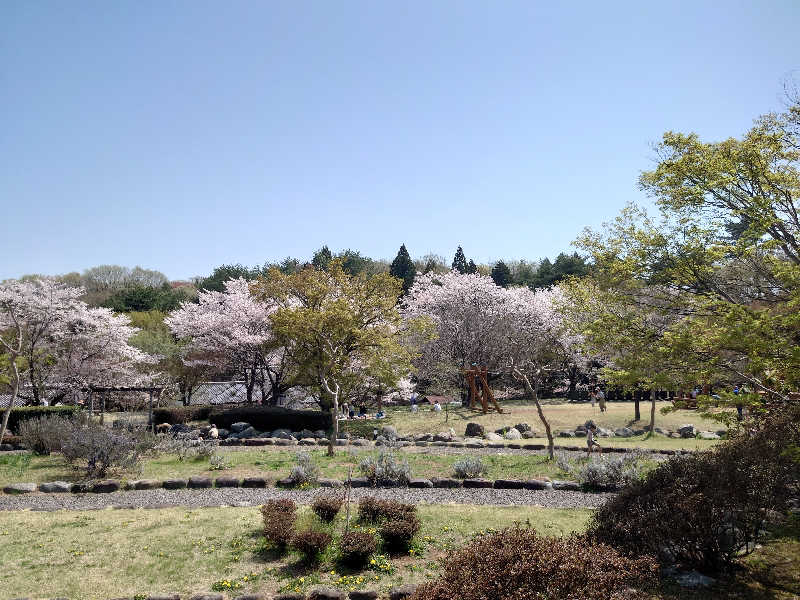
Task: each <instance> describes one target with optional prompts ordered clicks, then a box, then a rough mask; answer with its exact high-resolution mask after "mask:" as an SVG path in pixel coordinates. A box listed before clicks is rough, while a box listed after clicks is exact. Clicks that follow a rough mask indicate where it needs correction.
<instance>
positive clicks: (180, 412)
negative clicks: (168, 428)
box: [153, 404, 213, 425]
mask: <svg viewBox="0 0 800 600" xmlns="http://www.w3.org/2000/svg"><path fill="white" fill-rule="evenodd" d="M212 408H213V406H211V405H210V404H207V405H204V406H170V407H167V408H154V409H153V421H154V422H155V423H156V424H158V423H169V424H170V425H177V424H178V423H188V422H189V421H206V420H208V417H209V415H210V414H211V409H212Z"/></svg>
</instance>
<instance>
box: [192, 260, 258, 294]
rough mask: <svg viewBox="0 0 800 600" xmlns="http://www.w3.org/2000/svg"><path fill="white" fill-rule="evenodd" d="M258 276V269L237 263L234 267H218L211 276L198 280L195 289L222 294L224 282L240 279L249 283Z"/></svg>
mask: <svg viewBox="0 0 800 600" xmlns="http://www.w3.org/2000/svg"><path fill="white" fill-rule="evenodd" d="M259 274H260V269H258V268H255V269H251V268H249V267H245V266H244V265H242V264H238V263H237V264H235V265H220V266H219V267H216V268H215V269H214V270H213V271H212V273H211V275H209V276H208V277H204V278H202V279H200V281H199V282H198V284H197V287H198V289H201V290H209V291H212V292H222V291H224V290H225V282H226V281H229V280H231V279H239V278H240V277H241V278H242V279H246V280H248V281H249V280H251V279H255V278H256V277H258V276H259Z"/></svg>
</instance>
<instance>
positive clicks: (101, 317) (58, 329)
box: [0, 278, 150, 438]
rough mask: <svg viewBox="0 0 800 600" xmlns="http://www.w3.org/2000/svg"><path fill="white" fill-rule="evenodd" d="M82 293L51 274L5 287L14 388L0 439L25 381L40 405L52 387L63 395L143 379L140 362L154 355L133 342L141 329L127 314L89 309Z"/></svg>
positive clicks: (0, 328)
mask: <svg viewBox="0 0 800 600" xmlns="http://www.w3.org/2000/svg"><path fill="white" fill-rule="evenodd" d="M82 293H83V290H82V289H81V288H70V287H67V286H66V285H64V284H62V283H59V282H57V281H55V280H53V279H48V278H43V279H36V280H31V281H10V282H7V283H5V284H3V285H0V348H2V349H3V350H4V352H5V354H6V358H7V360H6V361H5V362H7V363H8V366H7V370H8V372H9V376H8V378H7V379H8V385H9V387H10V388H11V401H10V402H9V405H8V407H7V409H6V411H5V413H4V415H3V423H2V427H0V438H2V434H3V433H5V429H6V426H7V423H8V417H9V415H10V414H11V408H12V407H13V406H14V403H15V402H16V400H17V398H18V397H19V396H20V391H21V387H22V381H23V379H26V380H27V381H28V383H29V385H30V389H31V394H32V400H33V402H34V403H37V404H38V403H40V402H41V400H43V399H44V397H45V394H46V393H47V390H48V388H50V389H52V388H56V389H58V390H59V392H61V393H63V392H67V391H69V390H78V389H82V388H86V387H89V386H93V385H108V384H110V383H112V382H115V383H117V384H119V382H120V381H123V382H125V383H133V382H135V381H136V380H138V379H140V378H141V377H142V375H141V374H140V373H139V372H138V371H137V370H136V365H137V364H138V363H144V362H148V361H149V359H150V357H148V355H146V354H144V353H143V352H141V351H139V350H137V349H136V348H133V347H132V346H130V345H129V344H128V339H129V338H130V337H131V336H132V335H133V334H134V333H135V332H136V331H137V330H136V329H135V328H133V327H131V326H130V324H129V321H128V318H127V317H125V316H121V315H115V314H114V313H113V312H112V311H111V310H109V309H107V308H89V307H88V305H87V304H86V303H84V302H81V301H80V300H79V299H78V298H79V297H80V296H81V295H82Z"/></svg>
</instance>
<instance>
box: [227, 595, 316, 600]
mask: <svg viewBox="0 0 800 600" xmlns="http://www.w3.org/2000/svg"><path fill="white" fill-rule="evenodd" d="M278 598H282V599H283V600H305V596H303V594H297V595H296V597H295V596H292V595H291V594H289V596H288V597H287V596H286V594H278V595H277V596H273V599H278ZM236 600H268V599H267V597H266V596H265V595H264V594H243V595H242V596H236Z"/></svg>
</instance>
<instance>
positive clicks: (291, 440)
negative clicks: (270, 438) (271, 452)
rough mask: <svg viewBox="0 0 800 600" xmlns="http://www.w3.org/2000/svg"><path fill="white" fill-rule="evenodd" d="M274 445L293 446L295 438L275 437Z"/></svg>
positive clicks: (295, 443)
mask: <svg viewBox="0 0 800 600" xmlns="http://www.w3.org/2000/svg"><path fill="white" fill-rule="evenodd" d="M275 445H276V446H295V445H297V440H295V439H294V438H276V439H275Z"/></svg>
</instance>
